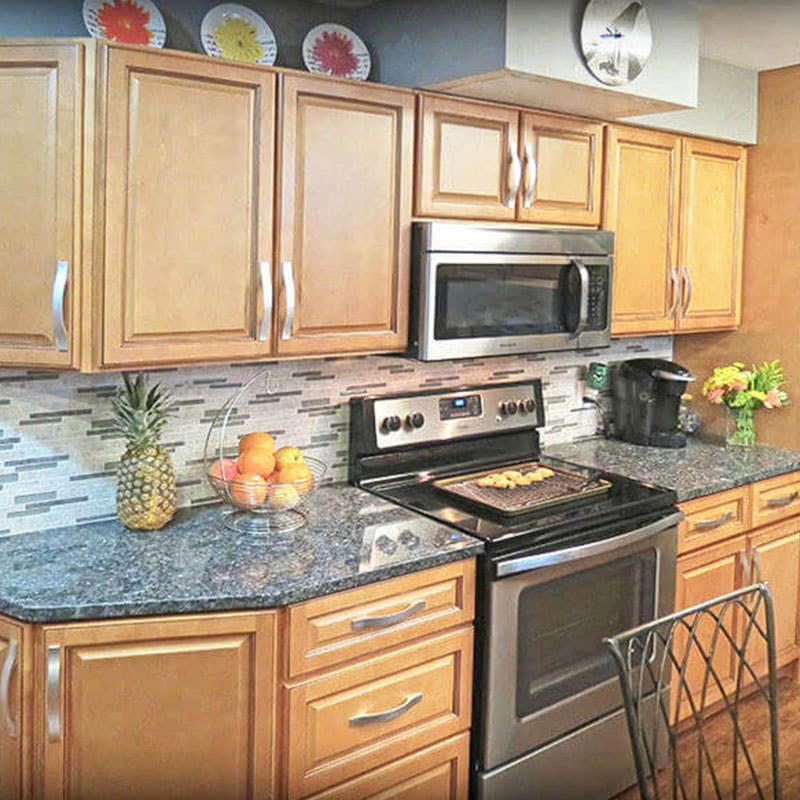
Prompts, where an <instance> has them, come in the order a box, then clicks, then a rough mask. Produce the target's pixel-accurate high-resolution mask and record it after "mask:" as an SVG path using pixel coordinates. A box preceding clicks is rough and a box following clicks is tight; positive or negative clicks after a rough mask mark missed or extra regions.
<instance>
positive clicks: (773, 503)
mask: <svg viewBox="0 0 800 800" xmlns="http://www.w3.org/2000/svg"><path fill="white" fill-rule="evenodd" d="M798 497H800V492H792V493H791V494H787V495H786V496H785V497H772V498H770V499H769V500H767V507H768V508H781V507H782V506H790V505H791V504H792V503H794V501H795V500H797V498H798Z"/></svg>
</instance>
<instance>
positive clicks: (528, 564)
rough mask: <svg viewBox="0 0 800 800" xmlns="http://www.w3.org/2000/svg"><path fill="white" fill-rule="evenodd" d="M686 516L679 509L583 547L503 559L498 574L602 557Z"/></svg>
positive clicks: (673, 524) (666, 527) (497, 568)
mask: <svg viewBox="0 0 800 800" xmlns="http://www.w3.org/2000/svg"><path fill="white" fill-rule="evenodd" d="M682 519H683V512H682V511H678V512H676V513H675V514H670V515H669V516H668V517H663V518H662V519H658V520H656V521H655V522H651V523H650V524H649V525H645V526H643V527H641V528H637V529H636V530H634V531H628V533H623V534H621V535H620V536H613V537H612V538H610V539H603V540H602V541H599V542H592V543H591V544H584V545H580V546H579V547H568V548H567V549H565V550H555V551H554V552H552V553H538V554H536V555H532V556H521V557H520V558H512V559H510V560H508V561H501V562H500V563H499V564H497V567H496V576H497V577H498V578H506V577H508V576H509V575H518V574H519V573H521V572H531V571H532V570H535V569H541V568H542V567H552V566H553V565H555V564H564V563H566V562H568V561H578V560H579V559H583V558H590V557H591V556H599V555H602V554H603V553H611V552H613V551H614V550H619V549H620V548H622V547H627V546H628V545H632V544H637V543H638V542H641V541H643V540H644V539H647V538H649V537H651V536H655V534H657V533H661V531H665V530H667V529H668V528H673V527H675V526H676V525H677V524H678V523H679V522H680V521H681V520H682Z"/></svg>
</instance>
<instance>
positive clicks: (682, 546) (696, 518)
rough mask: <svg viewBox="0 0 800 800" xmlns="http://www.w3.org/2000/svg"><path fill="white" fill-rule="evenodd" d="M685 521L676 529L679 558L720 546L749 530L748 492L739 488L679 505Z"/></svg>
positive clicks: (746, 489) (745, 487)
mask: <svg viewBox="0 0 800 800" xmlns="http://www.w3.org/2000/svg"><path fill="white" fill-rule="evenodd" d="M680 508H681V510H682V511H683V513H684V514H685V515H686V518H685V519H684V520H683V522H682V523H681V524H680V525H679V526H678V554H679V555H680V554H682V553H688V552H689V551H691V550H696V549H697V548H698V547H704V546H705V545H707V544H713V543H714V542H721V541H722V540H723V539H727V538H728V537H729V536H735V535H736V534H737V533H742V532H743V531H745V530H747V529H748V528H749V527H750V490H749V487H748V486H739V487H737V488H736V489H730V490H728V491H726V492H719V493H717V494H711V495H707V496H706V497H698V498H697V499H696V500H689V501H688V502H686V503H681V505H680Z"/></svg>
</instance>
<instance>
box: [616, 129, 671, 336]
mask: <svg viewBox="0 0 800 800" xmlns="http://www.w3.org/2000/svg"><path fill="white" fill-rule="evenodd" d="M680 155H681V140H680V137H678V136H673V135H671V134H668V133H658V132H656V131H647V130H640V129H637V128H621V127H616V126H610V127H609V130H608V133H607V139H606V173H605V185H606V188H605V208H604V225H603V227H605V228H607V229H608V230H611V231H614V233H615V252H614V279H613V281H612V287H613V297H612V310H613V314H612V321H611V332H612V334H616V335H619V334H626V333H637V334H647V333H670V332H672V330H673V328H674V327H675V316H674V311H675V308H676V304H677V303H678V300H679V286H678V284H677V259H678V219H679V202H680ZM673 276H675V280H673Z"/></svg>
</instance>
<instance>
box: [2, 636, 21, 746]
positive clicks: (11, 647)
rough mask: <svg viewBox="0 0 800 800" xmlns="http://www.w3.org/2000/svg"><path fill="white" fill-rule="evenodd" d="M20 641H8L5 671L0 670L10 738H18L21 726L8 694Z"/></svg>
mask: <svg viewBox="0 0 800 800" xmlns="http://www.w3.org/2000/svg"><path fill="white" fill-rule="evenodd" d="M18 648H19V643H18V642H17V641H16V640H12V641H10V642H9V643H8V651H7V652H6V660H5V661H4V662H3V671H2V672H0V709H2V711H3V726H4V727H5V729H6V733H7V734H8V735H9V737H10V738H12V739H16V738H17V737H18V736H19V728H18V727H17V723H16V721H15V720H14V719H13V718H12V716H11V705H10V700H9V695H8V690H9V686H10V685H11V675H12V674H13V672H14V669H15V667H16V666H17V649H18Z"/></svg>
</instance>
